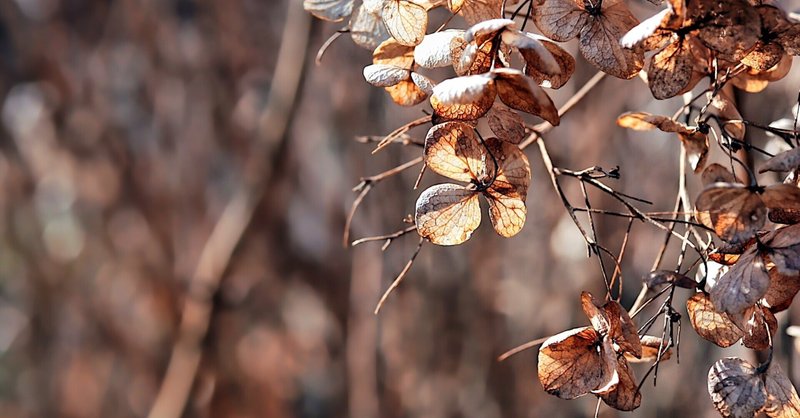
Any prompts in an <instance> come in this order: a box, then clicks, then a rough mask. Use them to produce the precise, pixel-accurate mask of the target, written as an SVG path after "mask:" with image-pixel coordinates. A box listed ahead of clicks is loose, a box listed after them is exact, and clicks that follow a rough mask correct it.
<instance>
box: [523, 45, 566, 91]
mask: <svg viewBox="0 0 800 418" xmlns="http://www.w3.org/2000/svg"><path fill="white" fill-rule="evenodd" d="M542 45H544V47H545V48H547V50H548V51H550V54H551V55H552V56H553V58H554V59H555V60H556V63H557V64H558V67H559V71H558V72H557V73H555V74H548V72H547V71H546V65H545V62H544V61H543V60H542V57H541V55H540V54H538V53H536V52H535V51H532V50H528V49H521V50H520V51H519V52H520V53H521V54H522V58H524V59H525V74H527V75H528V76H530V77H531V78H532V79H533V80H534V81H535V82H536V83H537V84H539V85H540V86H542V87H547V88H551V89H558V88H561V87H562V86H563V85H564V84H566V83H567V81H569V79H570V77H572V74H573V73H574V72H575V58H573V57H572V55H571V54H570V53H569V52H567V51H565V50H564V49H563V48H561V47H560V46H558V45H557V44H556V43H555V42H550V41H546V40H542Z"/></svg>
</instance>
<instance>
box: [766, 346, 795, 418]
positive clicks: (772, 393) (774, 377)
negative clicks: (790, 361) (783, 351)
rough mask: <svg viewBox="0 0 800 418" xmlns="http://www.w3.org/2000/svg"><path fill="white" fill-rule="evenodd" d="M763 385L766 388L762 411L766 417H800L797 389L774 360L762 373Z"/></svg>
mask: <svg viewBox="0 0 800 418" xmlns="http://www.w3.org/2000/svg"><path fill="white" fill-rule="evenodd" d="M764 387H765V388H766V390H767V402H766V403H765V404H764V412H765V413H766V414H767V416H768V417H771V418H778V417H780V418H797V417H800V397H798V396H797V390H796V389H795V388H794V385H792V382H791V381H790V380H789V377H788V376H786V372H784V371H783V369H782V368H781V366H780V365H779V364H778V363H777V362H776V361H775V360H773V361H772V363H770V365H769V369H767V373H766V374H765V375H764Z"/></svg>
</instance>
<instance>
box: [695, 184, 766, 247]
mask: <svg viewBox="0 0 800 418" xmlns="http://www.w3.org/2000/svg"><path fill="white" fill-rule="evenodd" d="M695 206H696V208H697V213H696V215H695V216H696V218H697V220H698V221H700V222H701V223H702V224H703V225H705V226H707V227H709V228H712V229H713V230H714V231H715V232H716V233H717V235H719V237H720V238H722V239H723V240H725V241H727V242H729V243H733V244H737V243H743V242H746V241H747V240H749V239H750V238H752V237H753V236H755V234H756V231H758V230H759V229H761V227H762V226H764V222H765V221H766V215H767V208H766V206H764V203H763V202H762V201H761V197H759V196H758V194H756V193H754V192H752V191H750V190H748V189H747V188H746V187H744V186H742V185H739V184H733V183H713V184H710V185H709V186H707V187H706V189H705V190H703V192H702V193H700V196H698V197H697V202H696V203H695Z"/></svg>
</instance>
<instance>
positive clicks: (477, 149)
mask: <svg viewBox="0 0 800 418" xmlns="http://www.w3.org/2000/svg"><path fill="white" fill-rule="evenodd" d="M424 156H425V164H426V165H427V166H428V167H430V168H431V170H433V171H434V172H436V173H437V174H441V175H443V176H445V177H448V178H451V179H453V180H458V181H463V182H465V183H468V182H470V181H471V180H474V179H477V178H478V176H479V175H482V174H485V171H486V161H485V160H486V155H485V152H484V149H483V145H481V143H480V142H478V138H477V136H476V135H475V129H474V128H473V127H472V126H470V125H467V124H466V123H461V122H445V123H442V124H439V125H436V126H434V127H432V128H431V129H430V130H429V131H428V135H427V136H426V137H425V150H424Z"/></svg>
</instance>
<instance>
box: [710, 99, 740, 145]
mask: <svg viewBox="0 0 800 418" xmlns="http://www.w3.org/2000/svg"><path fill="white" fill-rule="evenodd" d="M709 109H711V111H712V112H713V113H714V114H715V115H717V116H719V118H720V120H721V121H722V122H727V123H723V124H722V128H723V129H725V132H727V133H728V135H730V136H732V137H734V138H736V139H738V140H740V141H743V140H744V134H745V126H744V122H743V121H742V115H741V114H740V113H739V110H738V109H736V105H734V104H733V100H732V99H731V98H730V97H728V95H727V94H725V92H723V91H720V92H718V93H717V95H715V96H714V98H713V99H711V106H710V107H709ZM728 121H733V122H728Z"/></svg>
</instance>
